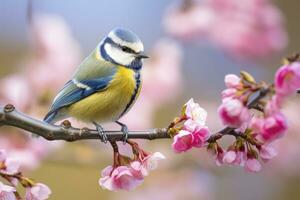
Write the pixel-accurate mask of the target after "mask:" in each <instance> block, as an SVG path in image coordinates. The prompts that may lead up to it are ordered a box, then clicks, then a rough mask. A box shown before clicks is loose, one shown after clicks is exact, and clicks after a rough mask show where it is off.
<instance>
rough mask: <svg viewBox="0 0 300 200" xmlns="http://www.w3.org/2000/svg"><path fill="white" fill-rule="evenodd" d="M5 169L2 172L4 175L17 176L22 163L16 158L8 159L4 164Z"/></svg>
mask: <svg viewBox="0 0 300 200" xmlns="http://www.w3.org/2000/svg"><path fill="white" fill-rule="evenodd" d="M4 165H5V169H2V170H0V172H2V173H4V174H15V173H17V172H18V170H19V167H20V162H19V161H18V160H16V159H14V158H7V159H6V160H5V162H4Z"/></svg>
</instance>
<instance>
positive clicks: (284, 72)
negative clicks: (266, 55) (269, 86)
mask: <svg viewBox="0 0 300 200" xmlns="http://www.w3.org/2000/svg"><path fill="white" fill-rule="evenodd" d="M299 88H300V62H293V63H290V64H288V65H284V66H282V67H281V68H279V69H278V70H277V72H276V74H275V89H276V93H278V94H280V95H283V96H287V95H290V94H292V93H295V92H296V90H297V89H299Z"/></svg>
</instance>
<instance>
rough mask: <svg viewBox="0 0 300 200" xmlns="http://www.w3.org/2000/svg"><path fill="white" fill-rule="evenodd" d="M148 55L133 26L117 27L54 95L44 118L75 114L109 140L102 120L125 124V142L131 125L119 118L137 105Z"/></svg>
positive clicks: (52, 122) (49, 121)
mask: <svg viewBox="0 0 300 200" xmlns="http://www.w3.org/2000/svg"><path fill="white" fill-rule="evenodd" d="M145 58H148V56H147V55H145V53H144V46H143V43H142V41H141V40H140V38H139V37H138V36H137V35H136V34H135V33H134V32H132V31H131V30H128V29H125V28H119V27H117V28H114V29H113V30H111V31H110V32H109V33H108V34H107V36H106V37H104V38H103V39H102V40H101V42H100V43H99V44H98V45H97V47H96V48H95V49H94V50H93V51H92V52H91V53H90V55H89V56H88V57H87V58H85V59H84V60H83V61H82V62H81V64H79V66H78V67H77V69H76V71H75V73H74V74H73V76H72V77H71V79H70V80H69V81H67V82H66V84H65V85H64V86H63V88H62V89H61V90H60V91H59V92H58V94H57V95H56V97H55V98H54V100H53V102H52V105H51V108H50V110H49V112H48V113H47V114H46V116H45V117H44V121H45V122H47V123H49V124H55V123H56V122H57V121H60V120H63V119H66V118H69V117H73V118H75V119H77V120H79V121H82V122H86V123H92V124H93V125H94V126H95V127H96V130H97V132H98V133H99V134H100V136H101V140H102V141H103V142H105V143H106V142H107V135H106V134H105V131H104V129H103V127H102V125H101V124H102V123H107V122H115V123H117V124H118V125H119V126H121V131H122V133H123V134H124V142H126V141H127V139H128V127H127V125H126V124H124V123H122V122H120V121H119V119H120V118H121V117H122V116H124V115H125V114H126V113H127V112H128V111H129V110H130V109H131V107H132V106H133V104H134V103H135V101H136V99H137V97H138V96H139V94H140V91H141V86H142V82H141V69H142V66H143V61H144V59H145Z"/></svg>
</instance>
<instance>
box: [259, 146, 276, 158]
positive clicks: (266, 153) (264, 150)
mask: <svg viewBox="0 0 300 200" xmlns="http://www.w3.org/2000/svg"><path fill="white" fill-rule="evenodd" d="M259 155H260V157H261V158H262V159H263V160H264V161H268V160H271V159H272V158H274V157H275V156H276V155H277V151H276V150H275V148H273V147H271V146H270V145H263V146H261V148H260V149H259Z"/></svg>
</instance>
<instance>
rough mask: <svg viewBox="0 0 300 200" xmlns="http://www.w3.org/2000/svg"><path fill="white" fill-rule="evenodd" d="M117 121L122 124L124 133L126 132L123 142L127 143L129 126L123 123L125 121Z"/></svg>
mask: <svg viewBox="0 0 300 200" xmlns="http://www.w3.org/2000/svg"><path fill="white" fill-rule="evenodd" d="M116 123H117V124H119V125H120V126H121V131H122V132H123V134H124V138H123V143H124V144H126V142H127V139H128V132H129V131H128V127H127V126H126V125H125V124H123V123H121V122H119V121H116Z"/></svg>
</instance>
